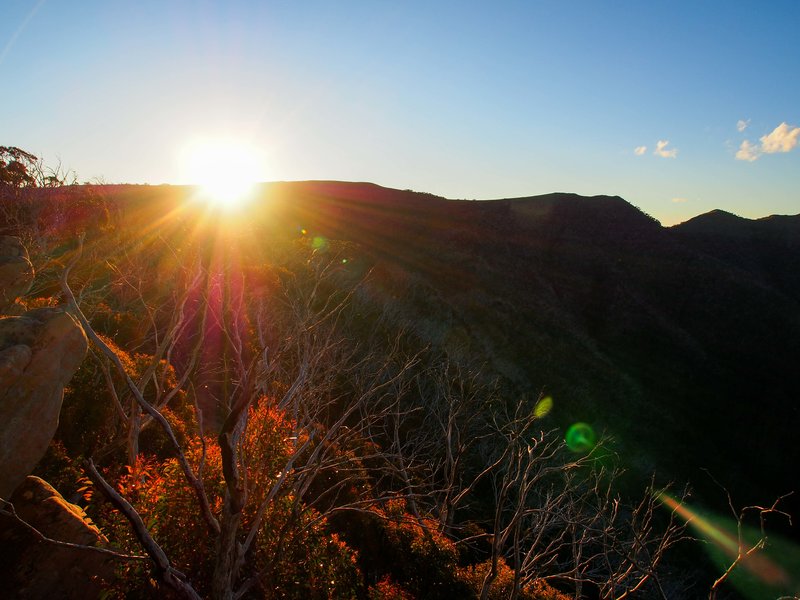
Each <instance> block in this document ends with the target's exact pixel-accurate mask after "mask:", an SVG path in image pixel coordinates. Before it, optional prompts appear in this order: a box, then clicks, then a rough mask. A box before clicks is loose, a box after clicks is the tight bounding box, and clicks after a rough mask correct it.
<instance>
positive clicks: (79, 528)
mask: <svg viewBox="0 0 800 600" xmlns="http://www.w3.org/2000/svg"><path fill="white" fill-rule="evenodd" d="M11 501H12V503H13V504H14V508H15V511H16V513H17V516H19V517H20V518H21V519H22V520H24V521H25V522H26V523H28V524H30V525H32V526H33V527H35V528H36V529H37V530H39V531H40V532H41V533H42V534H43V535H44V536H45V537H47V538H50V539H52V540H58V541H68V542H70V543H73V544H80V545H83V546H102V545H104V544H105V543H106V542H107V540H106V538H105V537H104V536H103V535H102V534H101V533H100V531H99V530H98V529H97V528H96V527H95V526H94V525H92V524H91V523H90V522H89V521H88V519H87V518H86V515H85V513H84V512H83V510H81V508H80V507H78V506H75V505H74V504H70V503H69V502H67V501H66V500H64V498H63V497H62V496H61V494H59V493H58V492H57V491H56V490H55V489H53V488H52V487H51V486H50V485H49V484H48V483H47V482H45V481H43V480H42V479H39V478H38V477H32V476H31V477H27V478H26V479H25V480H24V481H23V483H22V484H21V485H20V486H18V487H17V489H16V491H15V492H14V495H13V496H12V497H11ZM114 567H115V564H114V561H112V560H110V559H109V557H108V556H105V555H102V554H99V553H96V552H93V551H91V550H82V549H73V548H65V547H62V546H57V545H55V544H52V543H50V542H46V541H42V540H39V539H38V538H37V537H36V536H35V535H34V534H32V533H31V532H30V530H28V529H27V528H25V527H24V526H21V525H20V524H19V523H17V522H15V521H14V520H13V519H11V518H10V517H2V519H0V581H3V582H4V585H3V592H2V593H3V594H5V593H13V594H14V595H13V596H4V597H14V598H76V599H77V598H97V597H99V596H100V594H101V592H102V588H103V585H104V584H105V583H108V582H110V581H111V580H113V577H114Z"/></svg>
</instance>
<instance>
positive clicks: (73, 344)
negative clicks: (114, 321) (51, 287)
mask: <svg viewBox="0 0 800 600" xmlns="http://www.w3.org/2000/svg"><path fill="white" fill-rule="evenodd" d="M86 349H87V341H86V336H85V335H84V333H83V329H81V327H80V326H79V325H78V324H77V323H76V322H75V320H74V319H73V318H72V317H71V316H70V315H69V314H67V313H66V312H65V311H64V310H63V309H60V308H40V309H36V310H32V311H29V312H27V313H26V314H25V315H23V316H21V317H6V318H0V497H2V498H8V497H9V496H10V495H11V493H12V492H13V491H14V488H16V486H17V485H19V484H20V483H21V482H22V481H23V480H24V479H25V477H26V476H27V475H28V474H29V473H30V472H31V470H32V469H33V467H34V466H36V463H37V462H39V459H41V457H42V455H43V454H44V452H45V450H46V449H47V446H48V444H49V443H50V440H51V439H52V438H53V435H54V434H55V431H56V427H57V426H58V414H59V412H60V410H61V399H62V396H63V393H64V386H65V385H66V384H67V382H68V381H69V380H70V378H71V377H72V375H73V374H74V373H75V371H76V370H77V369H78V366H79V365H80V364H81V361H82V360H83V358H84V356H85V355H86Z"/></svg>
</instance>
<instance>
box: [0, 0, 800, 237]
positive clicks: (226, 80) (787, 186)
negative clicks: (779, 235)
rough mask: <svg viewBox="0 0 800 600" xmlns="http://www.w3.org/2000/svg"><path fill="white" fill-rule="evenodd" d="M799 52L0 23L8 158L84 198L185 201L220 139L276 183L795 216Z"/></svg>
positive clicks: (556, 12)
mask: <svg viewBox="0 0 800 600" xmlns="http://www.w3.org/2000/svg"><path fill="white" fill-rule="evenodd" d="M798 40H800V2H797V1H795V0H792V1H787V2H780V1H772V2H734V1H730V0H729V1H726V2H641V1H637V2H606V3H600V2H570V1H566V0H561V1H552V2H550V1H548V2H537V1H533V0H531V1H528V2H494V3H490V2H469V1H465V0H462V1H461V2H412V1H409V2H381V1H377V0H373V1H371V2H348V1H342V2H314V1H306V2H302V3H301V2H288V1H287V2H268V1H264V2H188V1H180V0H176V1H172V2H161V1H140V2H136V3H132V2H122V1H113V0H105V1H102V2H99V1H98V2H95V1H90V0H84V1H82V2H68V1H66V0H45V1H39V2H35V1H28V0H4V1H3V2H2V3H0V82H2V93H1V94H0V132H1V133H2V139H0V145H15V146H19V147H21V148H24V149H26V150H28V151H31V152H33V153H36V154H39V155H41V156H43V157H44V158H45V159H46V160H47V161H48V162H53V161H55V160H57V159H58V158H60V159H61V160H62V161H63V163H64V165H65V166H67V167H70V168H72V169H74V170H75V171H77V173H78V175H79V177H80V178H81V179H82V180H87V179H91V178H94V177H102V178H103V179H104V180H106V181H108V182H129V183H153V184H156V183H163V182H169V183H181V182H185V181H184V180H185V175H184V174H183V172H182V167H181V164H180V158H179V157H180V156H181V149H182V148H184V147H185V146H186V144H187V143H188V142H189V141H190V140H193V139H197V138H210V139H217V138H225V139H238V140H242V141H244V142H246V143H248V144H251V145H253V146H256V147H258V148H260V149H261V150H262V156H261V161H262V164H263V173H262V177H263V179H265V180H298V179H341V180H355V181H373V182H375V183H379V184H381V185H387V186H391V187H398V188H412V189H416V190H420V191H428V192H432V193H436V194H441V195H443V196H447V197H450V198H470V199H472V198H477V199H488V198H500V197H514V196H526V195H533V194H541V193H547V192H551V191H570V192H577V193H581V194H588V195H592V194H618V195H620V196H622V197H624V198H625V199H627V200H628V201H630V202H632V203H633V204H635V205H637V206H639V207H640V208H642V209H643V210H645V211H647V212H648V213H650V214H652V215H653V216H655V217H656V218H658V219H660V220H661V221H662V222H664V223H665V224H670V223H674V222H678V221H681V220H685V219H687V218H689V217H691V216H694V215H697V214H700V213H702V212H706V211H708V210H711V209H713V208H722V209H725V210H729V211H731V212H734V213H737V214H740V215H742V216H748V217H761V216H764V215H768V214H773V213H780V214H797V213H800V144H799V143H798V142H800V129H798V127H800V76H799V74H800V47H799V44H798ZM737 124H738V127H737ZM740 130H741V131H740ZM664 142H668V143H666V144H665V143H664ZM745 142H747V143H745ZM743 143H745V144H744V146H743ZM637 148H639V149H640V150H639V154H637V153H636V149H637ZM641 148H644V149H641ZM657 152H658V153H657ZM737 155H738V158H737Z"/></svg>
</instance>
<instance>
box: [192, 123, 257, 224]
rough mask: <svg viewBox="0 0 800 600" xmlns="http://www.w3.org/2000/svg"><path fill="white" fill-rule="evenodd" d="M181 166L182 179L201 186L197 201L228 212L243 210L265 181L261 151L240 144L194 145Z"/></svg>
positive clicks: (209, 141) (202, 142)
mask: <svg viewBox="0 0 800 600" xmlns="http://www.w3.org/2000/svg"><path fill="white" fill-rule="evenodd" d="M181 162H182V164H183V179H184V180H185V181H186V182H187V183H190V184H192V185H196V186H198V193H197V199H198V200H200V201H203V202H206V203H208V204H209V205H210V206H212V207H214V208H218V209H221V210H225V211H232V210H235V209H238V208H241V207H242V206H243V205H244V204H246V203H247V201H248V200H250V199H252V195H253V189H254V187H255V185H256V183H258V182H259V181H263V180H264V177H263V173H264V160H263V155H262V153H261V151H259V150H258V149H257V148H256V147H254V146H251V145H250V144H248V143H245V142H242V141H238V140H232V139H203V140H196V141H193V142H191V143H189V144H187V145H186V146H185V148H184V149H183V152H182V153H181Z"/></svg>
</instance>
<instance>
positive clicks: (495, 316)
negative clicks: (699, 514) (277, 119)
mask: <svg viewBox="0 0 800 600" xmlns="http://www.w3.org/2000/svg"><path fill="white" fill-rule="evenodd" d="M265 193H266V194H267V195H266V197H265V199H264V202H266V203H273V206H272V208H271V209H270V214H271V215H272V216H271V217H270V218H275V220H276V222H277V223H302V224H303V226H304V227H306V228H307V229H308V230H309V231H313V232H315V234H321V235H324V236H329V237H332V238H341V239H347V240H351V241H354V242H356V243H357V244H359V245H360V246H362V247H363V248H364V249H365V250H366V251H367V252H368V253H369V254H370V256H371V257H372V259H373V260H375V261H376V263H377V264H378V265H380V266H381V267H382V268H384V269H385V273H384V280H383V288H382V289H379V290H376V294H379V296H378V297H379V302H381V303H385V304H387V305H391V306H392V307H393V308H394V309H395V310H396V312H397V313H398V317H397V318H398V321H399V322H401V324H402V325H403V326H405V327H409V328H412V329H413V330H414V331H416V332H417V334H418V335H419V337H420V338H421V339H422V340H424V341H425V342H426V343H431V344H435V345H440V346H442V347H445V348H447V349H448V350H449V351H450V352H451V353H453V354H455V355H458V356H461V357H462V358H463V359H464V360H467V359H469V360H479V361H480V360H488V361H489V362H490V363H491V364H492V366H493V369H494V370H495V371H496V372H498V373H500V374H501V375H502V376H503V377H505V378H506V379H507V380H508V381H509V382H511V383H512V384H513V385H514V386H515V389H516V390H517V391H518V392H519V393H522V394H527V395H536V394H538V393H539V391H540V390H541V389H546V390H547V391H548V392H549V393H552V394H553V397H554V398H555V401H556V407H557V409H556V412H555V418H556V419H558V421H559V424H560V425H562V426H563V425H565V424H568V423H570V422H574V421H589V422H592V423H595V424H596V425H597V427H598V428H599V429H601V430H605V431H607V432H608V433H610V434H611V435H613V436H614V437H615V438H616V439H617V441H618V443H619V448H620V452H621V454H622V456H623V457H624V458H625V460H626V462H628V464H629V465H631V466H632V467H633V468H634V469H635V470H637V471H641V472H644V473H649V472H650V471H652V470H658V471H659V472H661V473H662V474H663V476H664V477H669V478H677V479H679V480H682V479H685V478H690V479H691V480H692V481H694V482H695V484H696V485H697V486H699V487H705V483H708V478H707V476H705V475H704V474H702V473H701V472H700V470H699V469H700V468H707V469H708V470H709V471H711V473H713V475H714V476H715V477H716V478H717V479H719V480H720V481H721V482H723V483H724V484H725V485H727V486H729V487H730V488H731V489H735V490H737V491H740V492H741V493H742V494H743V496H745V497H746V498H747V500H748V501H749V500H753V501H755V500H757V499H758V496H762V497H763V495H770V494H776V493H784V492H786V491H789V490H791V489H793V487H794V486H795V484H796V478H795V475H794V469H793V467H792V465H793V464H796V461H797V459H798V458H800V453H799V452H798V449H797V447H796V444H794V442H793V437H794V434H793V431H794V428H795V425H796V423H797V422H798V407H797V404H796V394H797V389H800V372H798V370H797V369H796V364H797V363H798V358H800V285H798V284H800V264H798V260H800V254H799V253H798V252H797V248H798V245H800V226H798V223H800V217H770V218H768V219H762V220H759V221H749V220H746V219H741V218H739V217H735V216H733V215H728V214H726V213H722V212H721V211H717V212H715V213H710V214H709V215H704V216H701V217H698V218H696V219H693V220H692V221H689V222H687V223H684V224H682V225H680V226H676V227H672V228H664V227H661V226H660V225H659V224H658V223H657V222H656V221H654V220H653V219H651V218H650V217H648V216H647V215H645V214H643V213H642V212H640V211H639V210H638V209H636V208H635V207H633V206H631V205H630V204H628V203H627V202H625V201H624V200H622V199H621V198H617V197H607V196H596V197H591V198H583V197H579V196H575V195H570V194H550V195H546V196H538V197H531V198H517V199H510V200H495V201H485V202H464V201H448V200H444V199H441V198H437V197H431V196H428V195H424V194H415V193H409V192H400V191H396V190H388V189H385V188H380V187H377V186H373V185H369V184H343V183H332V182H309V183H297V184H281V185H279V186H276V187H274V188H272V189H269V190H267V191H266V192H265ZM273 211H274V212H273ZM754 448H757V449H758V450H757V451H754ZM715 489H716V488H714V486H711V488H708V492H709V493H710V494H713V492H714V490H715Z"/></svg>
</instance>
